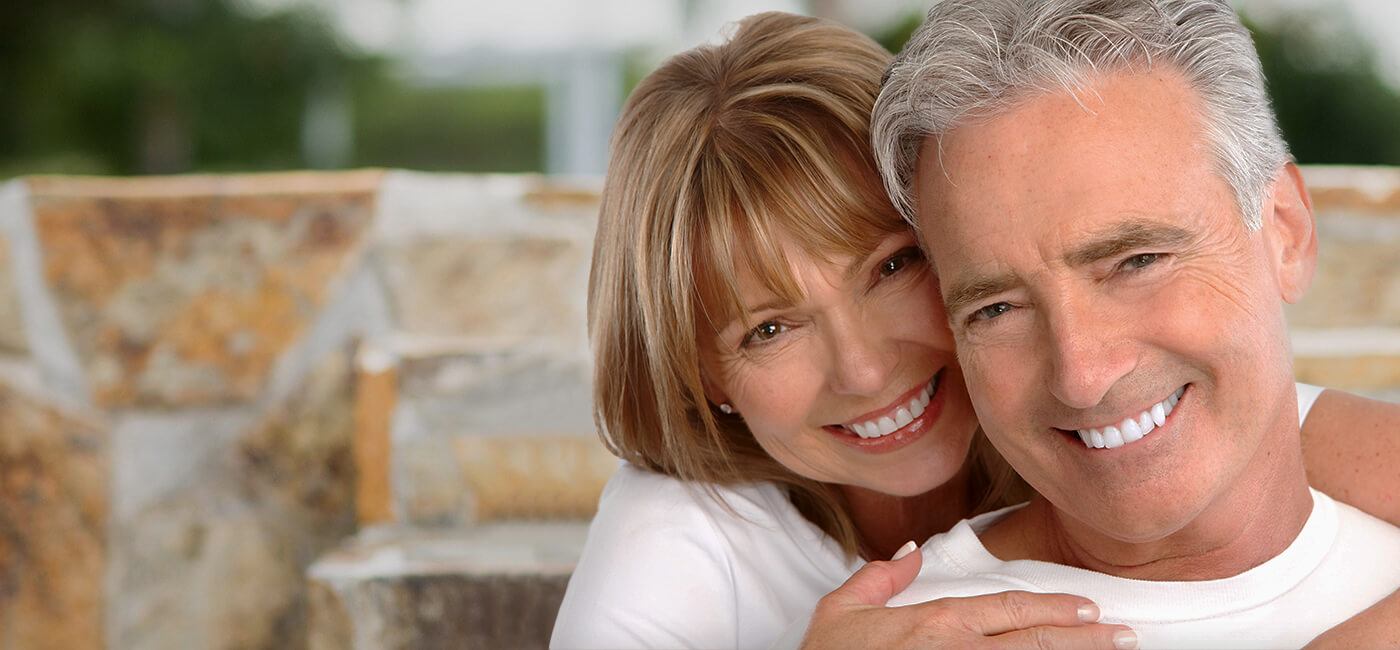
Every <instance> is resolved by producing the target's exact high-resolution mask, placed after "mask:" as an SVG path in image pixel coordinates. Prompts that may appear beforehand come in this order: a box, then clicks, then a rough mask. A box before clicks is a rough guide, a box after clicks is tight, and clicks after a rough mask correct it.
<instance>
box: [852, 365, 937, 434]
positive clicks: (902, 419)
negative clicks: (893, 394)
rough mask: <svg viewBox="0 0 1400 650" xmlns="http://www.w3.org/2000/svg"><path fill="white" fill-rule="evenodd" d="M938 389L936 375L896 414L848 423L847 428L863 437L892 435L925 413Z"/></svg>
mask: <svg viewBox="0 0 1400 650" xmlns="http://www.w3.org/2000/svg"><path fill="white" fill-rule="evenodd" d="M936 390H938V376H936V375H935V376H934V378H933V381H930V382H929V383H927V384H925V385H924V388H923V390H920V391H919V392H918V393H916V394H915V395H914V397H912V398H910V399H909V401H908V402H905V403H904V404H901V405H899V407H898V408H896V409H895V412H894V415H892V416H891V415H887V416H885V417H882V418H879V419H875V420H870V421H868V422H857V423H855V424H848V425H845V426H846V429H847V430H849V431H850V432H851V433H854V434H856V435H858V436H860V437H862V438H879V437H880V436H887V435H890V434H891V433H894V432H895V431H898V430H900V429H903V428H904V427H906V426H908V425H909V423H910V422H913V421H914V418H917V417H919V416H921V415H923V414H924V411H925V410H927V409H928V403H929V400H930V399H932V398H933V393H934V391H936Z"/></svg>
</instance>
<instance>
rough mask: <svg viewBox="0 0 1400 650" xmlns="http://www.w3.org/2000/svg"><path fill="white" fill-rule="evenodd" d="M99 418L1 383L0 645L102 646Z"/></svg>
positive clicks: (42, 649)
mask: <svg viewBox="0 0 1400 650" xmlns="http://www.w3.org/2000/svg"><path fill="white" fill-rule="evenodd" d="M108 453H109V447H108V442H107V437H106V434H105V432H104V430H103V428H102V427H101V425H100V423H95V422H92V421H89V420H88V419H87V418H84V417H77V416H74V415H71V414H65V413H62V412H60V411H59V410H58V409H56V408H54V407H52V406H48V405H45V404H42V403H40V402H38V401H35V400H34V399H32V398H30V397H27V396H26V395H24V394H21V393H19V392H17V391H15V390H13V389H11V388H9V387H8V386H5V385H3V384H0V650H48V649H53V650H81V649H84V648H101V647H103V633H104V632H103V614H104V604H103V598H102V594H103V572H104V570H105V568H106V566H107V551H106V543H107V530H106V528H107V510H108V508H107V492H106V490H107V485H108V475H109V468H108Z"/></svg>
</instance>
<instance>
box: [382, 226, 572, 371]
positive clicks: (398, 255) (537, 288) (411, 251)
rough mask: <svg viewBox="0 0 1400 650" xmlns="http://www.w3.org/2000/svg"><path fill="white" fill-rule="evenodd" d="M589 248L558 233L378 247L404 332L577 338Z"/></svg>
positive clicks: (519, 337)
mask: <svg viewBox="0 0 1400 650" xmlns="http://www.w3.org/2000/svg"><path fill="white" fill-rule="evenodd" d="M589 254H590V252H589V250H588V246H587V244H586V243H583V242H579V241H575V240H571V239H565V238H557V239H556V238H548V237H532V236H518V237H517V236H504V235H502V236H493V237H484V238H466V237H452V238H441V239H426V240H418V241H414V242H409V243H403V244H394V245H389V246H386V247H385V250H384V251H383V260H384V265H385V267H384V269H385V272H384V276H385V279H386V280H387V283H388V285H389V289H390V295H391V300H392V301H393V306H394V311H395V313H396V314H397V316H398V320H399V326H400V327H401V328H402V329H403V330H404V331H405V332H408V333H412V334H418V335H437V336H467V337H498V338H506V339H522V338H526V337H546V338H550V339H555V340H561V341H574V342H578V343H580V344H581V343H582V341H583V339H584V329H585V326H584V322H585V315H584V296H585V293H586V288H587V279H588V258H589Z"/></svg>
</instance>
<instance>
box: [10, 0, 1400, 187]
mask: <svg viewBox="0 0 1400 650" xmlns="http://www.w3.org/2000/svg"><path fill="white" fill-rule="evenodd" d="M926 4H927V3H926V2H920V1H917V0H860V1H857V0H807V1H802V0H786V1H784V0H648V1H646V2H632V1H629V0H591V1H587V2H577V1H573V0H520V1H514V2H492V1H485V0H106V1H94V0H45V1H44V2H28V3H20V4H17V5H15V6H14V7H12V8H11V9H8V10H6V16H5V18H4V20H3V21H0V97H3V98H4V101H3V102H0V178H3V177H7V176H13V175H18V174H26V173H29V174H32V173H90V174H164V173H182V172H190V171H231V170H238V171H252V170H276V169H295V168H316V169H337V168H346V167H365V166H382V167H396V168H408V169H418V170H450V171H491V172H521V171H537V172H549V173H556V174H557V173H582V174H597V173H600V172H602V171H603V165H604V164H605V158H606V143H607V138H608V133H609V131H610V128H611V125H612V123H613V121H614V119H615V118H616V115H617V112H618V109H619V107H620V105H621V103H622V101H623V99H624V98H625V97H626V95H627V92H628V91H629V90H630V88H631V87H632V86H633V85H634V84H635V83H636V81H637V80H638V79H639V78H640V77H641V76H642V75H644V74H646V72H647V71H649V70H650V69H651V68H652V67H654V66H655V65H656V64H657V63H658V62H659V61H661V60H662V59H663V58H664V57H666V56H668V55H670V54H673V53H675V52H678V51H680V50H682V49H685V48H688V47H691V46H693V45H696V44H698V43H701V42H703V41H706V40H712V39H714V38H716V37H717V35H718V34H720V32H721V29H722V28H723V26H724V25H725V24H726V23H728V22H730V21H733V20H735V19H737V18H740V17H742V16H744V15H747V14H750V13H754V12H757V11H762V10H770V9H776V10H785V11H795V12H802V13H810V14H817V15H822V16H826V17H830V18H834V19H836V20H839V21H842V22H845V23H847V24H850V25H852V26H855V27H857V28H858V29H860V30H862V31H864V32H865V33H867V34H869V35H871V36H872V37H874V38H876V39H877V40H878V41H880V42H881V43H882V44H884V45H885V46H886V47H888V48H890V49H892V50H896V51H897V50H898V49H899V47H900V46H901V45H902V43H903V41H904V39H905V38H907V36H908V34H909V32H910V30H912V29H913V27H914V26H915V25H917V24H918V21H919V19H920V17H921V16H922V13H923V11H924V9H925V8H926ZM1238 4H1239V6H1240V7H1241V9H1242V10H1243V11H1244V12H1245V14H1246V15H1247V17H1248V18H1249V21H1250V24H1251V26H1252V27H1253V28H1254V30H1255V33H1256V36H1257V39H1258V43H1259V47H1260V53H1261V55H1262V57H1263V60H1264V64H1265V68H1266V71H1267V73H1268V76H1269V79H1270V81H1271V82H1272V87H1273V90H1274V92H1275V99H1276V105H1277V107H1278V111H1279V114H1280V117H1281V119H1282V122H1283V126H1284V129H1285V131H1286V132H1287V133H1286V134H1287V136H1288V139H1289V141H1290V142H1291V143H1292V144H1293V146H1294V149H1295V151H1296V153H1297V156H1298V158H1299V159H1300V160H1301V161H1302V162H1304V163H1365V164H1383V163H1392V164H1393V163H1397V162H1400V119H1396V116H1397V115H1400V90H1397V87H1398V86H1400V4H1397V3H1394V2H1390V1H1388V0H1338V1H1335V2H1328V1H1324V0H1284V1H1279V0H1239V2H1238Z"/></svg>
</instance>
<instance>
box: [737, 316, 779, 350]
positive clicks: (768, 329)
mask: <svg viewBox="0 0 1400 650" xmlns="http://www.w3.org/2000/svg"><path fill="white" fill-rule="evenodd" d="M785 331H787V326H785V325H783V324H782V323H778V322H776V321H771V320H770V321H766V322H763V323H759V324H758V327H755V328H753V329H751V330H749V333H748V335H746V336H745V337H744V342H743V343H742V345H744V346H749V345H751V344H754V343H763V342H766V341H771V340H772V339H773V338H774V337H776V336H778V335H779V334H782V333H783V332H785Z"/></svg>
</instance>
